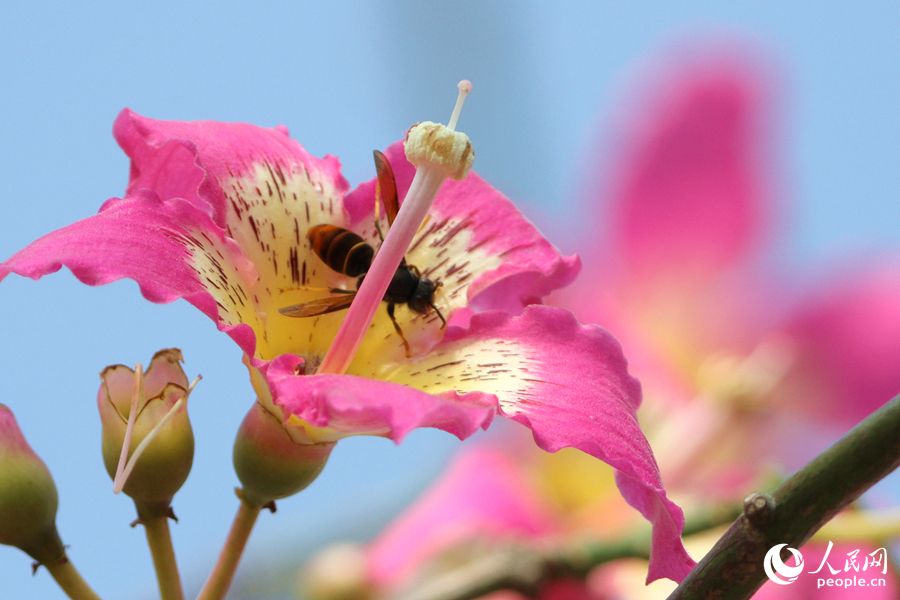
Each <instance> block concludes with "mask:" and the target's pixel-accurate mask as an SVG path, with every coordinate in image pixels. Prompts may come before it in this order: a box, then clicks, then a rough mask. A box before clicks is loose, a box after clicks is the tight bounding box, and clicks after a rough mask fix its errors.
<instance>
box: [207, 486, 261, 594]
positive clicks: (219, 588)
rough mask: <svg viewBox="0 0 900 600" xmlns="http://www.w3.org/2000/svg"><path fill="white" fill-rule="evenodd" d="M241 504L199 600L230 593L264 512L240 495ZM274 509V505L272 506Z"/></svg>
mask: <svg viewBox="0 0 900 600" xmlns="http://www.w3.org/2000/svg"><path fill="white" fill-rule="evenodd" d="M238 498H239V499H240V504H239V506H238V511H237V514H236V515H235V516H234V521H233V522H232V523H231V529H230V530H229V531H228V539H227V540H225V545H224V546H223V547H222V552H221V553H220V554H219V559H218V561H217V562H216V566H215V567H213V570H212V573H210V575H209V578H208V579H207V580H206V583H205V584H204V585H203V589H202V590H200V594H199V595H198V596H197V600H221V599H222V598H224V597H225V594H227V593H228V589H229V588H230V587H231V582H232V581H233V580H234V574H235V572H236V571H237V566H238V563H239V562H240V561H241V555H243V553H244V548H245V547H246V546H247V540H249V539H250V533H251V532H252V531H253V526H254V525H255V524H256V519H257V517H259V513H260V511H261V510H262V508H263V507H262V506H258V505H256V504H253V503H250V502H248V501H247V500H245V499H244V498H243V497H242V496H241V494H240V493H238ZM271 506H272V509H274V504H272V505H271Z"/></svg>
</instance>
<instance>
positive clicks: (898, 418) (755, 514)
mask: <svg viewBox="0 0 900 600" xmlns="http://www.w3.org/2000/svg"><path fill="white" fill-rule="evenodd" d="M898 465H900V396H897V397H896V398H894V399H893V400H891V401H890V402H888V403H887V404H885V405H884V406H882V407H881V408H880V409H879V410H878V411H876V412H875V413H873V414H871V415H869V417H868V418H866V419H865V420H864V421H863V422H861V423H860V424H859V425H857V426H856V427H854V428H853V429H852V430H851V431H850V433H848V434H847V435H845V436H844V437H843V438H841V439H840V440H839V441H838V442H837V443H836V444H834V445H833V446H832V447H831V448H829V449H828V450H826V451H825V452H824V453H822V454H820V455H819V456H818V457H817V458H816V459H814V460H813V461H812V462H811V463H809V464H808V465H806V466H805V467H804V468H803V469H801V470H800V471H798V472H797V473H795V474H794V475H793V476H792V477H790V478H789V479H787V480H786V481H785V482H784V483H782V484H781V485H780V486H779V487H778V489H776V490H775V492H774V493H773V494H772V495H771V496H769V495H765V494H753V495H751V496H749V497H748V498H747V499H746V500H745V501H744V512H743V514H742V515H741V516H740V517H739V518H738V519H737V520H736V521H735V522H734V523H733V524H732V525H731V527H730V528H729V529H728V531H726V532H725V534H724V535H723V536H722V537H721V538H720V539H719V541H718V542H717V543H716V545H715V546H714V547H713V549H712V550H710V551H709V553H708V554H707V555H706V556H705V557H704V558H703V560H702V561H700V564H698V565H697V566H696V567H695V568H694V570H693V571H691V573H690V574H689V575H688V577H687V578H686V579H685V580H684V582H682V584H681V585H680V586H678V589H676V590H675V591H674V592H673V593H672V594H671V595H670V596H669V600H690V599H694V598H721V599H723V600H726V599H727V600H732V599H733V600H740V599H744V598H750V597H751V596H752V595H753V593H754V592H756V590H758V589H759V587H760V586H761V585H762V584H763V582H764V581H765V574H764V572H763V558H764V556H765V554H766V552H767V551H768V550H769V549H770V548H771V547H772V546H774V545H776V544H783V543H786V544H787V545H788V546H790V547H793V548H799V547H800V546H801V545H803V543H804V542H806V541H807V540H808V539H809V538H810V537H811V536H812V535H813V534H814V533H815V532H816V531H817V530H818V529H819V528H820V527H822V526H823V525H824V524H825V523H827V522H828V521H829V520H830V519H831V518H832V517H833V516H834V515H835V514H837V513H838V512H839V511H840V510H841V509H842V508H844V507H845V506H847V505H848V504H849V503H851V502H853V501H854V500H856V499H857V498H858V497H859V496H860V495H862V493H863V492H865V491H866V490H867V489H869V488H870V487H871V486H872V485H874V484H875V483H877V482H878V481H879V480H881V479H883V478H884V477H886V476H887V475H889V474H890V473H891V472H892V471H893V470H894V469H896V468H897V466H898Z"/></svg>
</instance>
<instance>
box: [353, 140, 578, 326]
mask: <svg viewBox="0 0 900 600" xmlns="http://www.w3.org/2000/svg"><path fill="white" fill-rule="evenodd" d="M385 155H386V156H387V157H388V160H389V161H390V163H391V166H392V167H393V170H394V174H395V176H396V179H397V187H398V192H399V194H400V198H401V199H402V198H403V197H404V195H405V194H406V192H407V190H408V189H409V186H410V183H411V182H412V178H413V175H414V174H415V168H414V167H413V166H412V165H411V164H410V163H409V161H407V160H406V156H405V154H404V152H403V144H402V143H401V142H397V143H395V144H393V145H391V146H390V147H388V148H387V150H385ZM374 188H375V181H374V180H372V181H369V182H367V183H364V184H362V185H360V186H359V187H358V188H357V189H356V190H354V191H353V192H352V193H351V194H349V195H348V196H347V198H346V201H345V206H346V209H347V212H348V214H349V215H350V218H351V220H352V221H353V222H354V223H357V222H360V221H365V220H366V219H368V218H371V215H372V209H373V205H374ZM429 217H430V218H429V220H428V221H427V222H426V223H425V224H424V225H423V227H422V230H421V232H420V234H419V236H418V237H417V239H416V240H414V241H413V244H412V246H411V247H410V250H409V253H408V254H407V258H408V260H409V261H410V262H411V263H413V264H415V262H416V261H417V260H420V261H421V262H422V264H419V265H417V266H419V267H420V268H421V269H422V270H423V272H424V274H426V275H427V276H429V277H432V278H433V279H438V280H440V281H442V282H443V284H444V286H443V290H442V291H441V293H442V294H443V295H444V296H446V297H452V296H454V295H457V294H458V295H460V296H461V297H462V299H463V304H474V305H475V306H476V307H478V308H479V309H481V310H487V309H496V310H503V311H506V312H510V313H515V312H518V311H520V310H521V309H522V307H523V306H525V305H527V304H532V303H535V302H539V301H540V300H541V298H543V297H544V296H546V295H547V294H549V293H550V292H551V291H553V290H554V289H558V288H560V287H563V286H565V285H568V284H569V283H570V282H571V281H572V280H573V279H574V278H575V276H576V275H577V273H578V270H579V268H580V263H579V260H578V257H577V256H568V257H565V256H562V255H561V254H560V253H559V251H558V250H557V249H556V248H554V247H553V245H552V244H550V242H548V241H547V240H546V239H544V238H543V236H542V235H541V234H540V232H539V231H538V230H537V229H536V228H535V227H534V225H532V224H531V223H529V222H528V220H527V219H525V217H523V216H522V214H521V213H520V212H519V211H518V210H517V209H516V207H515V206H514V205H513V204H512V202H510V201H509V200H508V199H507V198H506V197H505V196H504V195H503V194H502V193H500V192H499V191H498V190H496V189H495V188H493V187H491V186H490V184H488V183H487V182H486V181H484V180H483V179H482V178H481V177H479V176H478V175H477V174H476V173H474V172H470V173H469V175H468V176H467V177H466V178H465V179H463V180H461V181H455V180H448V181H446V182H445V183H444V185H443V187H442V188H441V191H440V192H439V193H438V195H437V197H436V198H435V201H434V206H433V207H432V210H431V214H430V215H429Z"/></svg>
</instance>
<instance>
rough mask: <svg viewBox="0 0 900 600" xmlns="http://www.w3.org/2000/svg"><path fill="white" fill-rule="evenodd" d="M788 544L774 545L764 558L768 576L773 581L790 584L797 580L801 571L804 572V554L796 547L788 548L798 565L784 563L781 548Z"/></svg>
mask: <svg viewBox="0 0 900 600" xmlns="http://www.w3.org/2000/svg"><path fill="white" fill-rule="evenodd" d="M786 546H787V544H778V545H777V546H772V547H771V548H769V551H768V552H766V557H765V558H764V559H763V570H764V571H765V572H766V577H768V578H769V580H770V581H771V582H773V583H777V584H778V585H789V584H791V583H794V582H795V581H797V577H799V576H800V573H802V572H803V555H802V554H800V551H799V550H795V549H794V548H788V549H787V550H788V552H790V553H791V555H792V556H793V557H794V562H796V563H797V565H796V566H793V567H791V566H789V565H786V564H784V561H783V560H781V549H782V548H785V547H786Z"/></svg>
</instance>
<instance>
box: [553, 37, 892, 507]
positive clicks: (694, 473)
mask: <svg viewBox="0 0 900 600" xmlns="http://www.w3.org/2000/svg"><path fill="white" fill-rule="evenodd" d="M704 54H705V55H706V56H707V57H708V56H715V58H701V59H691V60H688V61H687V63H686V65H685V66H684V67H682V68H680V69H672V68H671V66H670V68H669V71H668V74H667V75H666V76H663V77H661V78H660V79H661V81H660V82H659V83H658V84H657V85H656V86H655V87H652V88H650V89H648V90H644V91H645V92H646V93H647V95H646V98H643V99H639V100H638V101H637V102H633V103H631V105H630V112H629V113H627V117H626V118H625V119H623V121H622V126H621V129H622V130H621V131H619V132H618V135H615V136H613V137H614V138H615V139H616V140H618V141H619V144H618V145H617V148H616V154H617V156H618V157H620V158H619V159H618V160H616V161H613V163H612V165H611V166H610V167H608V168H607V169H606V170H605V171H604V172H605V173H607V174H608V176H607V180H606V181H605V182H604V183H602V184H601V185H598V186H597V188H596V196H594V197H593V198H592V201H591V205H592V206H594V207H597V209H598V210H596V211H595V215H596V216H595V220H594V222H595V223H596V225H597V227H598V228H601V229H600V231H601V232H603V233H605V234H606V235H605V236H603V235H601V236H600V237H601V238H602V239H605V240H606V243H605V244H599V245H598V244H595V243H591V241H592V240H594V239H596V237H597V234H596V233H592V237H591V238H590V239H589V240H585V243H584V248H592V249H593V253H588V252H585V255H586V256H588V257H589V258H590V259H592V260H588V261H587V264H588V270H587V272H586V274H585V276H584V277H582V278H581V279H580V280H579V282H578V284H576V285H575V286H572V287H570V288H568V289H567V290H565V291H564V292H563V295H562V296H561V297H560V298H559V302H560V304H562V305H565V306H569V307H572V308H574V309H575V312H576V314H578V315H579V317H580V318H582V319H586V320H588V321H594V320H596V321H598V322H603V323H607V324H611V326H612V327H613V328H614V329H615V331H617V332H619V333H620V335H621V339H622V340H623V345H624V347H625V348H626V350H627V351H628V353H629V356H630V357H632V369H633V371H634V372H635V373H638V374H639V376H640V378H641V381H642V382H643V384H644V392H645V394H646V397H647V399H648V402H647V403H646V404H645V411H644V412H643V415H642V416H643V421H642V422H644V423H645V425H646V426H647V428H648V432H649V435H650V437H651V439H652V440H653V441H654V448H656V450H657V453H658V455H659V456H660V462H661V468H662V472H663V475H664V478H665V480H666V481H667V482H668V484H669V485H671V486H677V487H679V488H681V489H690V490H691V491H692V492H694V493H701V492H705V493H713V494H717V495H726V496H727V495H730V494H733V493H736V492H737V491H739V490H742V489H744V487H745V486H747V485H748V483H749V482H750V481H751V480H752V479H753V478H755V477H757V476H758V475H759V474H760V473H761V471H763V470H764V469H767V468H771V466H775V467H781V468H784V467H787V468H795V467H798V466H799V465H800V464H802V463H804V462H806V461H807V460H808V459H809V458H811V457H812V456H813V455H814V454H816V453H818V452H820V451H821V450H823V449H824V448H825V447H826V446H827V445H828V443H830V442H831V441H833V440H834V439H836V437H837V436H838V435H840V434H841V433H843V432H844V431H846V430H847V429H849V428H850V427H851V426H852V425H853V424H855V423H856V422H857V421H859V420H860V419H861V418H863V417H864V416H865V415H867V414H869V413H870V412H872V411H873V410H875V409H876V408H878V407H879V406H881V405H882V404H883V403H884V402H887V401H888V400H890V399H891V398H892V397H893V396H894V395H895V394H897V393H898V392H900V370H898V369H897V368H896V357H897V356H900V261H895V262H893V263H885V264H878V265H876V264H862V265H857V266H855V267H854V268H852V269H849V270H848V273H847V274H845V275H840V276H839V275H837V274H835V275H833V276H832V281H829V282H826V283H824V284H816V283H811V282H810V281H809V280H808V279H804V278H803V277H801V276H798V275H797V274H787V275H785V274H781V273H776V272H773V270H772V269H771V268H769V269H766V268H765V266H766V264H765V263H764V262H763V260H762V256H761V254H762V251H763V250H764V249H765V246H764V244H763V243H762V242H763V241H764V240H765V238H766V236H767V234H769V233H770V230H771V227H770V223H772V221H773V217H774V215H775V214H777V202H776V199H775V194H774V193H773V191H772V190H773V185H772V182H771V179H772V176H771V173H770V169H771V165H770V164H769V163H770V162H771V160H770V155H769V153H768V150H769V149H768V148H767V146H766V144H767V143H768V141H769V140H768V136H767V135H766V132H767V126H768V125H769V110H770V106H771V89H770V86H769V83H768V81H767V80H766V77H765V75H764V74H763V73H764V72H763V70H762V69H760V68H759V67H758V66H757V65H756V63H755V62H754V61H752V60H749V59H747V58H746V56H742V55H739V54H738V53H736V52H735V51H733V50H728V49H722V48H719V49H713V51H712V52H711V51H710V50H709V49H707V50H706V52H705V53H704ZM648 115H652V117H648ZM601 207H602V208H601ZM823 431H825V432H827V434H828V435H824V436H823V435H821V434H822V433H823ZM785 442H788V444H789V446H787V447H786V444H785ZM772 463H774V464H772Z"/></svg>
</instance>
